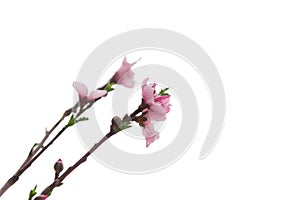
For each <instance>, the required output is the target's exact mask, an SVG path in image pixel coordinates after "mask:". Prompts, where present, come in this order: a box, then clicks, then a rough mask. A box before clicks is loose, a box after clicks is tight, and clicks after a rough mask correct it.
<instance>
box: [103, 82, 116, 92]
mask: <svg viewBox="0 0 300 200" xmlns="http://www.w3.org/2000/svg"><path fill="white" fill-rule="evenodd" d="M114 84H115V83H114V82H109V83H108V84H107V85H106V86H105V90H106V91H107V92H111V91H113V90H114V88H112V86H113V85H114Z"/></svg>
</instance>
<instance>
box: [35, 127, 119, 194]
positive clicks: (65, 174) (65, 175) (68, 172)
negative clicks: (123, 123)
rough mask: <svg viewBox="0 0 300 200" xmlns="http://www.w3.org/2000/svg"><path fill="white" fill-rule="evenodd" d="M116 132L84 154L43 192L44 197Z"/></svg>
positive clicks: (109, 134)
mask: <svg viewBox="0 0 300 200" xmlns="http://www.w3.org/2000/svg"><path fill="white" fill-rule="evenodd" d="M116 133H117V132H116V131H110V132H109V133H107V134H106V135H105V136H104V137H103V138H102V139H101V140H100V141H99V142H98V143H96V144H95V145H94V146H93V147H92V148H91V149H90V150H89V151H88V152H87V153H86V154H84V155H83V156H82V157H81V158H80V159H79V160H78V161H77V162H76V163H75V164H74V165H73V166H71V167H69V168H68V169H67V170H66V171H65V172H64V173H63V174H62V175H61V176H60V177H59V178H57V179H56V180H54V181H53V182H52V183H51V184H50V185H49V186H48V187H46V189H44V190H43V192H42V193H41V194H42V195H49V194H50V193H51V192H52V190H53V189H54V188H56V187H59V186H60V185H61V183H62V181H63V180H64V179H65V178H66V177H67V176H68V175H70V174H71V173H72V172H73V171H74V170H75V169H76V168H77V167H78V166H80V165H81V164H82V163H84V162H85V161H86V160H87V158H88V157H89V156H90V155H91V154H92V153H93V152H94V151H95V150H96V149H97V148H98V147H99V146H101V144H103V143H104V142H105V141H106V140H108V139H109V138H110V137H111V136H113V135H114V134H116Z"/></svg>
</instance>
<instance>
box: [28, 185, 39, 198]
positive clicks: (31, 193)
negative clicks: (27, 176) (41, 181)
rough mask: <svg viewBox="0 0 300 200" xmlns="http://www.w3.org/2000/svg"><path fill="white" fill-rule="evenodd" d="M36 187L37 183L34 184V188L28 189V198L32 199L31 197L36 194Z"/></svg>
mask: <svg viewBox="0 0 300 200" xmlns="http://www.w3.org/2000/svg"><path fill="white" fill-rule="evenodd" d="M36 188H37V185H35V186H34V188H33V189H32V190H30V192H29V198H28V200H32V198H33V197H34V196H35V195H36V194H37V192H36Z"/></svg>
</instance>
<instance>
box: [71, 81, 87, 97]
mask: <svg viewBox="0 0 300 200" xmlns="http://www.w3.org/2000/svg"><path fill="white" fill-rule="evenodd" d="M73 87H74V88H75V90H76V91H77V93H78V95H79V97H80V98H81V99H82V98H83V97H86V96H87V94H88V89H87V87H86V86H85V85H84V84H82V83H80V82H73Z"/></svg>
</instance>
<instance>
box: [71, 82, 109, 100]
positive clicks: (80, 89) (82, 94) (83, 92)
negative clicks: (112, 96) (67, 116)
mask: <svg viewBox="0 0 300 200" xmlns="http://www.w3.org/2000/svg"><path fill="white" fill-rule="evenodd" d="M73 87H74V88H75V90H76V91H77V93H78V95H79V100H80V102H81V103H82V104H86V103H89V102H91V101H94V100H95V99H98V98H100V97H103V96H105V95H106V94H107V91H106V90H94V91H92V92H90V94H89V95H88V89H87V87H86V86H85V85H84V84H82V83H80V82H74V83H73Z"/></svg>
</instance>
